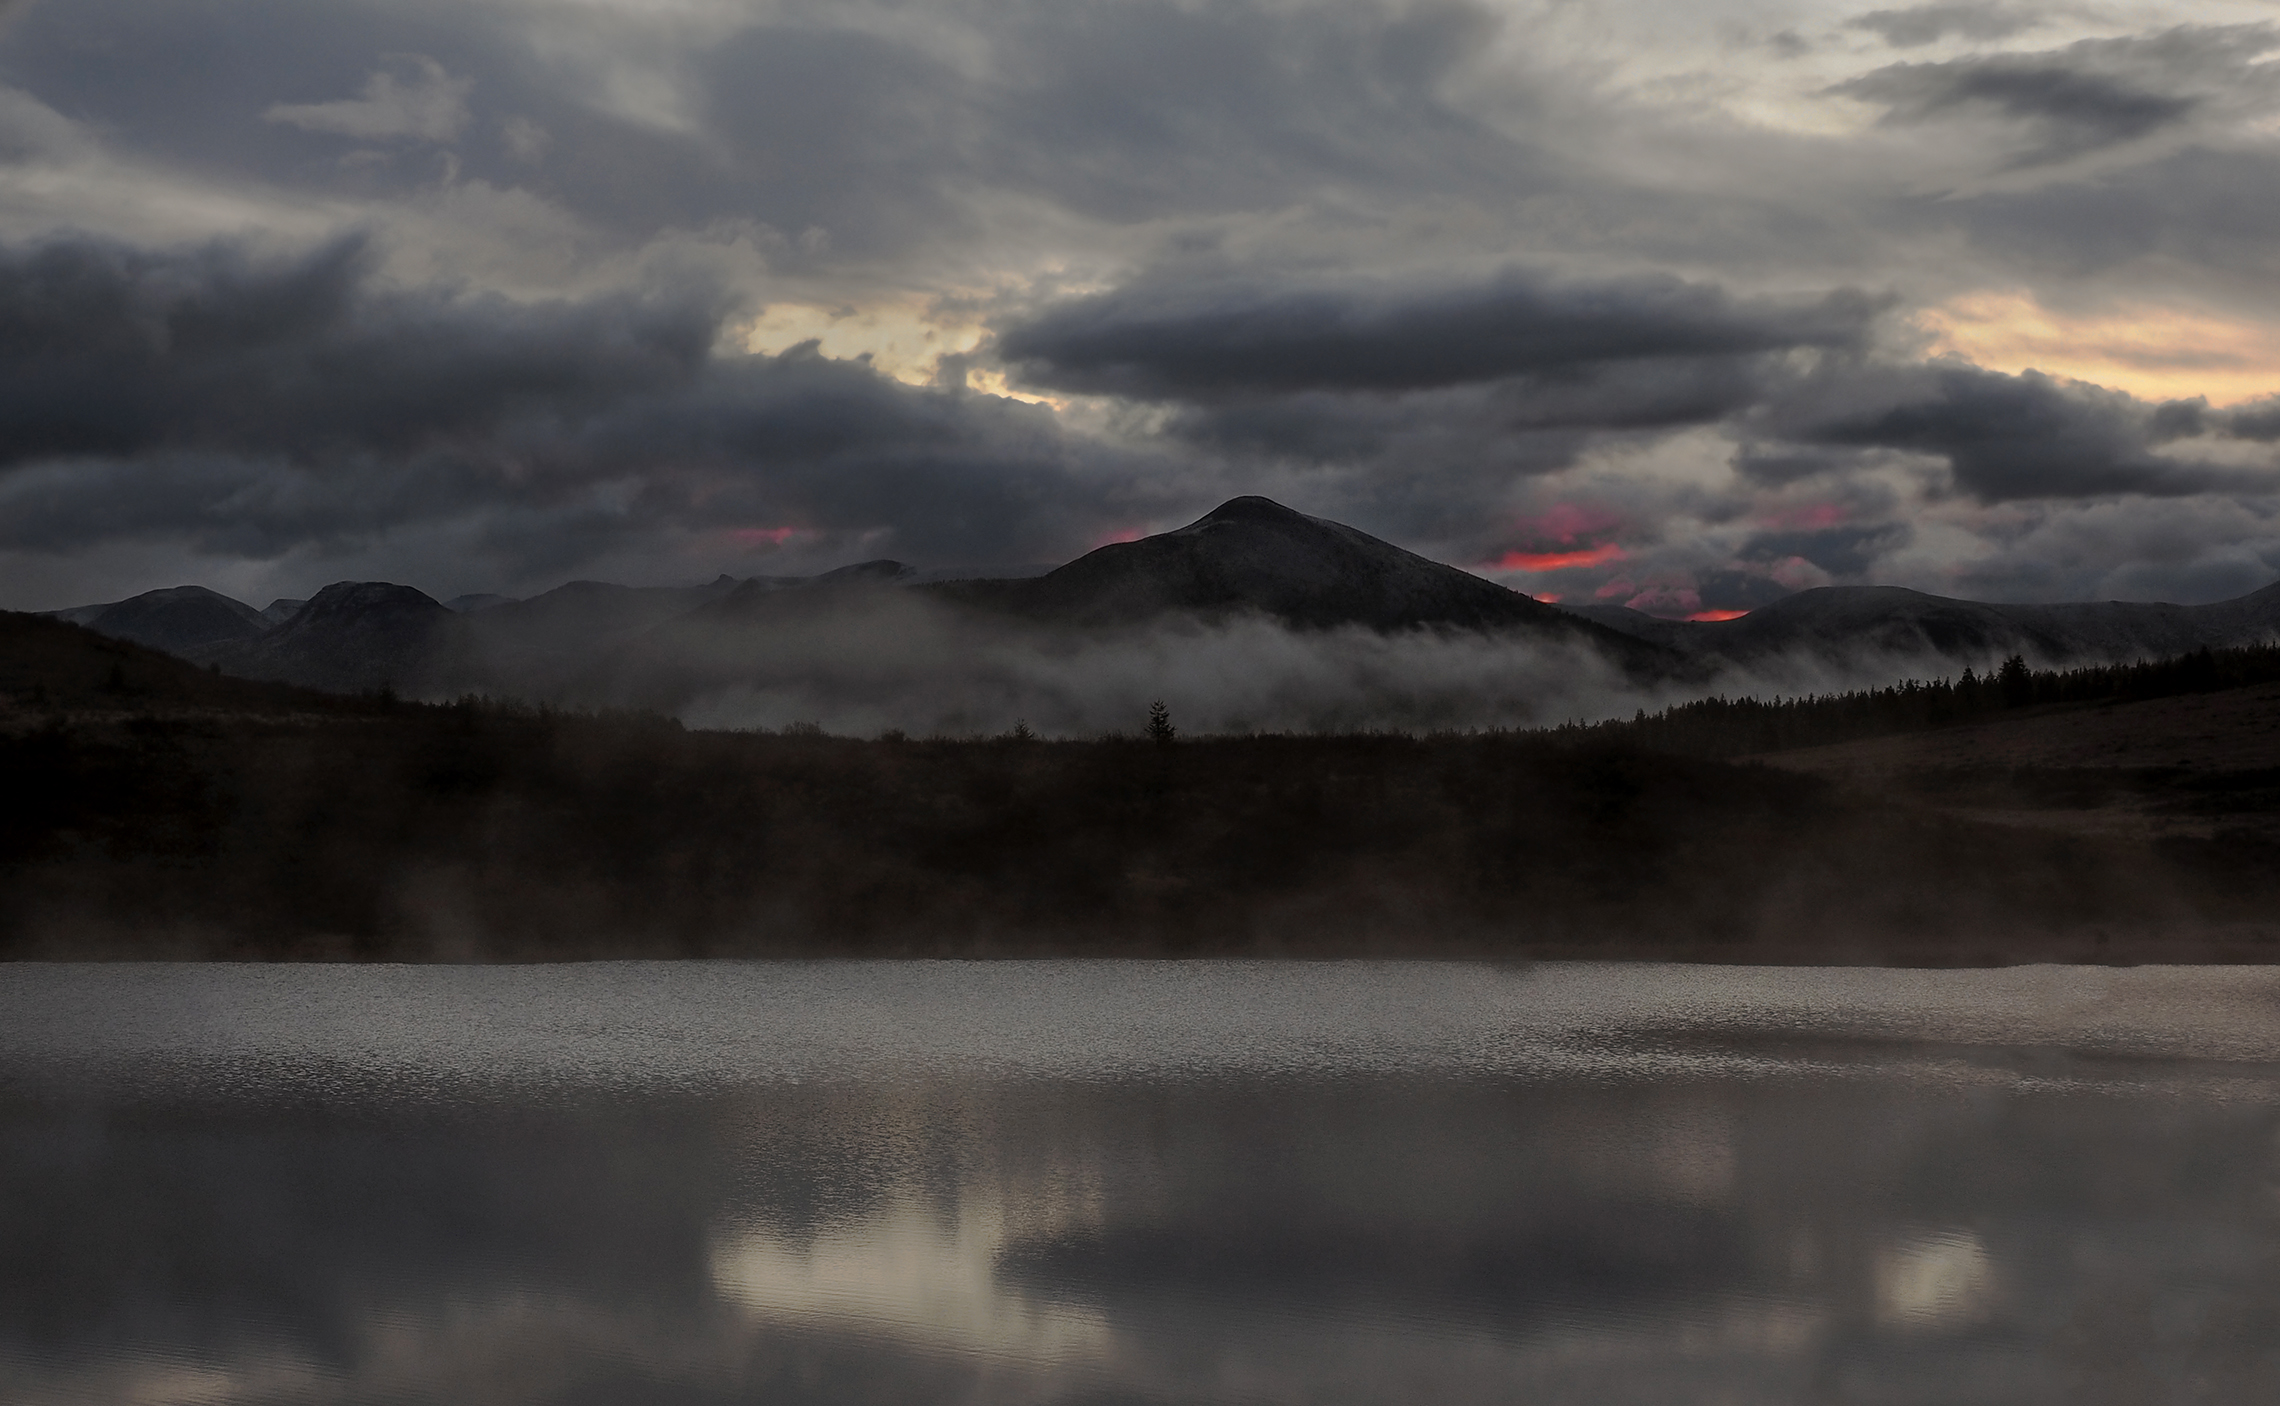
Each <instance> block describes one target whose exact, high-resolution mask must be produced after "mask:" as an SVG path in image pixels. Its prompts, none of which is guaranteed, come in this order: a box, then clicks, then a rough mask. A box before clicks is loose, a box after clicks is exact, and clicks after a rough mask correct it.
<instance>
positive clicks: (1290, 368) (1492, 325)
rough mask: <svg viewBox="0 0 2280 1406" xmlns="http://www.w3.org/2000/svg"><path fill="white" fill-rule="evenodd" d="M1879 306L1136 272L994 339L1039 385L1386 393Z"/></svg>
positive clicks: (1574, 364) (1855, 319) (1676, 348)
mask: <svg viewBox="0 0 2280 1406" xmlns="http://www.w3.org/2000/svg"><path fill="white" fill-rule="evenodd" d="M1878 310H1879V309H1878V305H1877V304H1876V303H1875V302H1874V301H1872V300H1871V299H1869V298H1867V297H1866V296H1864V295H1862V294H1859V293H1853V292H1837V293H1831V294H1828V295H1826V296H1824V297H1821V298H1818V299H1814V300H1811V301H1806V302H1797V303H1781V302H1775V301H1772V300H1745V299H1737V298H1734V297H1732V296H1731V295H1729V294H1728V293H1726V292H1725V291H1724V290H1723V289H1719V288H1714V287H1710V286H1707V285H1703V284H1698V283H1686V282H1682V281H1680V280H1678V279H1675V278H1642V279H1631V280H1625V281H1621V282H1608V283H1596V284H1571V283H1560V282H1556V281H1553V280H1550V279H1547V278H1544V277H1541V276H1539V275H1535V274H1530V273H1526V272H1521V271H1509V272H1506V273H1504V274H1502V275H1500V276H1498V277H1497V278H1494V279H1491V280H1488V281H1486V282H1483V283H1478V284H1473V285H1469V286H1449V287H1441V288H1423V289H1398V288H1364V287H1339V288H1277V287H1271V286H1267V287H1262V286H1257V285H1254V284H1236V285H1233V286H1220V285H1205V286H1202V287H1179V286H1167V285H1166V284H1165V283H1162V282H1157V281H1142V282H1138V283H1135V284H1133V285H1131V286H1128V287H1125V288H1121V289H1117V290H1115V291H1113V292H1110V293H1103V294H1098V295H1095V296H1092V297H1086V298H1078V299H1073V300H1071V301H1069V302H1066V303H1063V304H1061V305H1060V306H1058V307H1054V308H1050V309H1048V310H1046V311H1045V312H1043V313H1041V314H1039V315H1038V316H1036V317H1033V318H1031V319H1029V320H1028V321H1026V322H1023V323H1019V324H1017V325H1015V326H1012V327H1008V328H1006V329H1004V330H1003V331H1002V332H1001V333H1000V334H999V337H998V343H997V350H998V353H999V355H1001V356H1003V357H1004V358H1005V359H1006V360H1007V361H1008V362H1010V363H1012V364H1013V365H1014V366H1015V367H1017V368H1018V369H1019V371H1020V373H1021V375H1022V376H1023V377H1024V378H1025V379H1026V380H1028V381H1029V382H1031V383H1034V384H1037V385H1042V386H1049V387H1053V388H1055V389H1061V390H1074V391H1089V392H1095V393H1107V394H1116V395H1123V396H1131V397H1137V398H1142V399H1151V400H1215V399H1221V398H1226V397H1230V396H1239V395H1245V394H1269V395H1275V394H1289V393H1292V392H1298V391H1387V392H1399V391H1413V390H1422V389H1426V388H1431V387H1441V386H1453V385H1464V384H1468V383H1472V382H1481V381H1495V380H1503V379H1505V378H1508V377H1514V376H1524V375H1531V374H1535V375H1544V374H1551V375H1559V374H1563V373H1568V374H1572V373H1577V372H1582V371H1584V370H1586V369H1589V368H1596V367H1598V366H1601V365H1603V364H1605V363H1611V362H1614V363H1620V362H1640V361H1653V360H1668V359H1673V358H1704V357H1711V358H1716V357H1738V356H1750V355H1755V354H1759V353H1764V352H1770V351H1778V350H1786V349H1789V348H1794V347H1850V346H1853V345H1856V344H1857V343H1858V342H1859V341H1860V340H1861V338H1862V337H1863V336H1864V335H1865V333H1866V330H1867V326H1868V324H1869V322H1870V320H1871V319H1872V318H1873V317H1874V315H1875V313H1876V312H1877V311H1878Z"/></svg>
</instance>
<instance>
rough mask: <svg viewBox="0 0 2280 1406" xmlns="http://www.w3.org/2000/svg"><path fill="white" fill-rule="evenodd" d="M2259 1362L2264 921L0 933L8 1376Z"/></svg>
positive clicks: (890, 1390)
mask: <svg viewBox="0 0 2280 1406" xmlns="http://www.w3.org/2000/svg"><path fill="white" fill-rule="evenodd" d="M2274 1382H2280V973H2273V972H2268V971H2264V970H2261V969H2153V968H2141V969H2136V970H2129V971H2108V970H2090V969H2050V968H2043V969H2013V970H2009V971H1982V972H1896V971H1874V970H1855V969H1835V970H1819V969H1813V970H1800V969H1790V970H1782V969H1747V968H1700V967H1642V966H1612V967H1602V966H1592V965H1546V966H1536V967H1514V968H1494V967H1484V966H1467V965H1458V964H1401V963H1353V964H1345V963H1323V964H1289V965H1274V964H1244V963H1179V964H1158V963H1078V962H1064V963H1051V962H1048V963H1005V964H935V963H877V964H838V963H813V964H759V963H755V964H743V963H703V964H687V965H672V964H654V965H653V964H597V965H591V966H576V967H516V968H447V967H416V968H412V967H397V968H389V967H354V968H347V967H229V966H104V967H68V966H28V965H27V966H10V967H0V1400H6V1401H8V1402H11V1403H13V1402H98V1401H100V1402H113V1401H139V1402H248V1403H250V1402H257V1401H258V1402H267V1401H296V1402H304V1401H305V1402H364V1401H379V1400H387V1401H411V1402H461V1401H478V1400H479V1401H484V1402H501V1403H522V1402H529V1403H538V1402H548V1403H573V1402H594V1403H601V1402H651V1403H681V1402H687V1403H698V1402H705V1403H714V1402H725V1401H769V1402H777V1401H815V1402H858V1401H874V1400H876V1401H956V1402H974V1403H984V1402H991V1403H995V1402H1010V1403H1025V1402H1078V1401H1083V1402H1108V1401H1116V1402H1147V1401H1167V1402H1169V1401H1180V1402H1218V1401H1227V1402H1236V1401H1241V1402H1354V1403H1363V1402H1413V1401H1433V1402H1455V1403H1461V1402H1471V1401H1508V1400H1530V1401H1537V1402H1553V1403H1557V1402H1568V1401H1574V1402H1591V1403H1630V1402H1640V1403H1645V1402H1657V1403H1670V1402H1749V1403H1756V1402H1769V1403H1771V1402H1780V1403H1787V1402H1798V1403H1806V1402H1813V1403H1820V1402H1831V1401H1848V1402H1849V1401H1863V1402H1866V1401H1878V1402H1884V1401H1891V1402H1926V1403H1931V1402H1940V1403H1948V1402H1966V1401H2003V1402H2034V1401H2051V1402H2061V1401H2063V1402H2065V1403H2067V1406H2094V1404H2095V1403H2103V1402H2115V1403H2121V1402H2131V1403H2136V1402H2146V1401H2199V1400H2208V1401H2227V1402H2233V1401H2252V1400H2261V1399H2267V1398H2268V1397H2270V1396H2271V1395H2272V1394H2273V1388H2272V1385H2271V1384H2272V1383H2274Z"/></svg>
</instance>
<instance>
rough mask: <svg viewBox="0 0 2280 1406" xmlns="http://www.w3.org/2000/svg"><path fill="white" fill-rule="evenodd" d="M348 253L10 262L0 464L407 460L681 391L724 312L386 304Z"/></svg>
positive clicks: (423, 300)
mask: <svg viewBox="0 0 2280 1406" xmlns="http://www.w3.org/2000/svg"><path fill="white" fill-rule="evenodd" d="M368 262H369V261H368V260H367V259H366V258H365V257H364V254H363V247H362V244H361V242H360V241H357V240H347V241H342V242H340V243H336V244H333V245H331V246H330V247H328V248H325V249H322V250H319V251H318V252H316V253H315V254H313V255H310V256H307V257H304V258H300V259H293V260H283V261H271V262H262V261H256V260H253V259H251V258H249V257H247V256H246V255H245V254H244V253H242V252H240V251H238V250H235V249H233V248H231V247H230V246H227V245H215V246H210V247H207V248H204V249H199V250H194V251H190V252H166V253H150V252H142V251H137V250H133V249H128V248H125V247H122V246H118V245H114V244H106V243H99V242H95V241H85V240H82V241H61V242H56V243H50V244H46V245H43V246H40V247H37V248H33V249H29V250H14V251H0V469H5V468H7V467H9V466H12V465H17V464H22V463H24V462H26V461H28V460H32V459H39V458H52V457H57V456H69V455H133V454H139V453H144V452H148V451H154V450H161V449H165V450H178V451H179V450H209V451H210V450H232V451H240V452H247V453H256V454H280V455H286V456H301V457H306V456H311V455H318V454H336V453H341V452H353V451H367V452H379V453H404V452H408V451H412V450H416V449H419V448H422V447H426V446H432V445H436V444H440V443H444V442H448V441H453V440H461V439H465V438H467V437H469V436H483V435H486V434H489V433H491V432H493V431H495V430H496V429H497V428H498V427H499V426H500V425H501V424H502V423H503V422H504V421H505V420H507V419H508V418H510V417H513V416H517V415H528V414H532V413H547V414H554V415H559V416H566V417H572V418H582V417H584V416H586V415H589V414H592V413H594V412H595V411H597V410H599V409H601V408H604V407H607V406H608V405H610V404H611V403H612V402H614V401H616V400H619V399H621V398H623V397H626V396H629V395H635V394H641V393H651V392H655V391H658V390H661V389H663V388H666V387H668V386H672V385H676V384H686V383H688V382H689V381H691V380H692V379H693V378H694V377H695V376H696V374H697V372H698V370H699V369H700V367H701V366H702V364H703V363H704V361H705V359H706V356H707V354H708V352H709V350H710V347H711V344H712V341H713V339H714V337H715V336H716V334H717V332H718V324H719V318H720V315H721V312H722V310H721V309H719V308H715V307H708V306H705V305H703V304H702V303H701V302H698V301H695V300H693V299H683V300H669V301H664V302H655V303H652V302H644V301H642V300H640V299H636V298H632V297H625V296H613V297H605V298H599V299H594V300H591V301H587V302H582V303H560V302H558V303H547V304H539V305H536V306H527V305H521V304H515V303H510V302H508V301H506V300H505V299H502V298H495V297H481V296H464V295H452V294H432V293H416V294H413V293H395V294H387V293H375V292H373V291H371V290H369V289H368V288H367V287H366V283H367V278H368V272H369V269H368Z"/></svg>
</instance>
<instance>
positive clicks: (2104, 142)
mask: <svg viewBox="0 0 2280 1406" xmlns="http://www.w3.org/2000/svg"><path fill="white" fill-rule="evenodd" d="M2276 44H2280V31H2275V30H2274V29H2272V28H2271V27H2270V26H2267V25H2239V26H2230V27H2223V28H2212V27H2192V26H2181V27H2179V28H2177V29H2173V30H2170V31H2168V32H2166V33H2163V34H2156V35H2143V36H2133V37H2129V38H2124V39H2096V40H2084V41H2083V42H2081V43H2078V44H2072V45H2068V46H2067V47H2065V48H2063V49H2057V50H2052V51H2050V52H2047V53H2011V54H1992V55H1986V56H1975V57H1971V58H1964V59H1956V60H1952V61H1950V62H1945V63H1907V64H1894V65H1892V66H1890V67H1888V68H1880V69H1877V70H1876V71H1875V72H1873V73H1868V74H1863V75H1862V76H1861V77H1859V78H1855V79H1852V80H1850V81H1848V82H1845V83H1840V84H1837V85H1835V86H1834V87H1832V88H1830V89H1829V91H1830V92H1832V93H1836V94H1840V95H1842V96H1845V97H1851V98H1858V99H1860V100H1862V101H1864V102H1870V103H1876V104H1879V105H1881V106H1883V107H1884V108H1885V109H1886V112H1885V116H1884V119H1883V121H1884V122H1885V123H1886V124H1887V125H1893V126H1901V125H1911V124H1919V123H1924V122H1929V121H1933V120H1935V119H1941V118H1950V117H1966V118H1968V117H1972V116H1977V115H1985V116H1992V117H1995V118H1997V119H2000V120H2004V121H2007V122H2010V123H2012V124H2015V125H2016V126H2017V127H2019V128H2020V129H2021V130H2023V131H2024V132H2025V133H2027V134H2028V136H2029V139H2030V143H2031V145H2030V148H2029V150H2027V151H2026V152H2024V153H2021V154H2018V155H2017V156H2015V157H2014V162H2015V163H2017V164H2032V163H2038V162H2049V161H2060V160H2065V159H2067V158H2069V157H2073V156H2079V155H2082V154H2084V153H2087V152H2092V151H2098V150H2102V149H2104V148H2107V147H2112V146H2119V145H2123V144H2126V143H2129V142H2133V141H2137V140H2139V139H2140V138H2143V137H2147V136H2150V135H2152V134H2154V133H2156V132H2159V131H2161V130H2163V129H2165V128H2171V127H2176V126H2180V125H2184V124H2186V123H2188V122H2189V121H2190V120H2192V119H2193V118H2195V117H2196V115H2198V114H2199V113H2200V112H2201V111H2202V110H2203V109H2205V108H2209V107H2211V106H2224V105H2226V104H2227V103H2229V102H2231V101H2236V100H2237V99H2238V98H2239V97H2240V96H2242V95H2243V93H2244V92H2246V91H2262V90H2265V89H2268V88H2269V86H2270V80H2269V78H2268V76H2267V75H2265V74H2264V73H2263V72H2262V71H2261V70H2259V69H2258V68H2257V67H2256V66H2255V65H2253V63H2252V60H2253V59H2254V58H2255V57H2256V56H2257V55H2259V54H2262V53H2265V52H2268V51H2270V50H2271V49H2272V48H2273V47H2274V46H2275V45H2276Z"/></svg>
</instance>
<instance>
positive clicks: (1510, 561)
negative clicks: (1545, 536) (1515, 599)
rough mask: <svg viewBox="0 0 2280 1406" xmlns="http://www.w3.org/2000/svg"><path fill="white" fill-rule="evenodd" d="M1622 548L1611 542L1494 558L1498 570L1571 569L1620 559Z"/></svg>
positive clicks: (1602, 564) (1515, 553)
mask: <svg viewBox="0 0 2280 1406" xmlns="http://www.w3.org/2000/svg"><path fill="white" fill-rule="evenodd" d="M1622 559H1623V549H1622V548H1621V547H1618V546H1616V545H1615V544H1614V543H1613V542H1607V543H1603V544H1601V545H1600V546H1597V547H1586V548H1583V549H1582V550H1580V551H1573V552H1506V553H1505V554H1504V555H1503V556H1501V557H1498V558H1497V560H1496V569H1497V570H1498V571H1571V570H1573V569H1575V568H1576V567H1579V566H1605V565H1606V564H1607V563H1609V562H1611V561H1621V560H1622Z"/></svg>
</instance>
